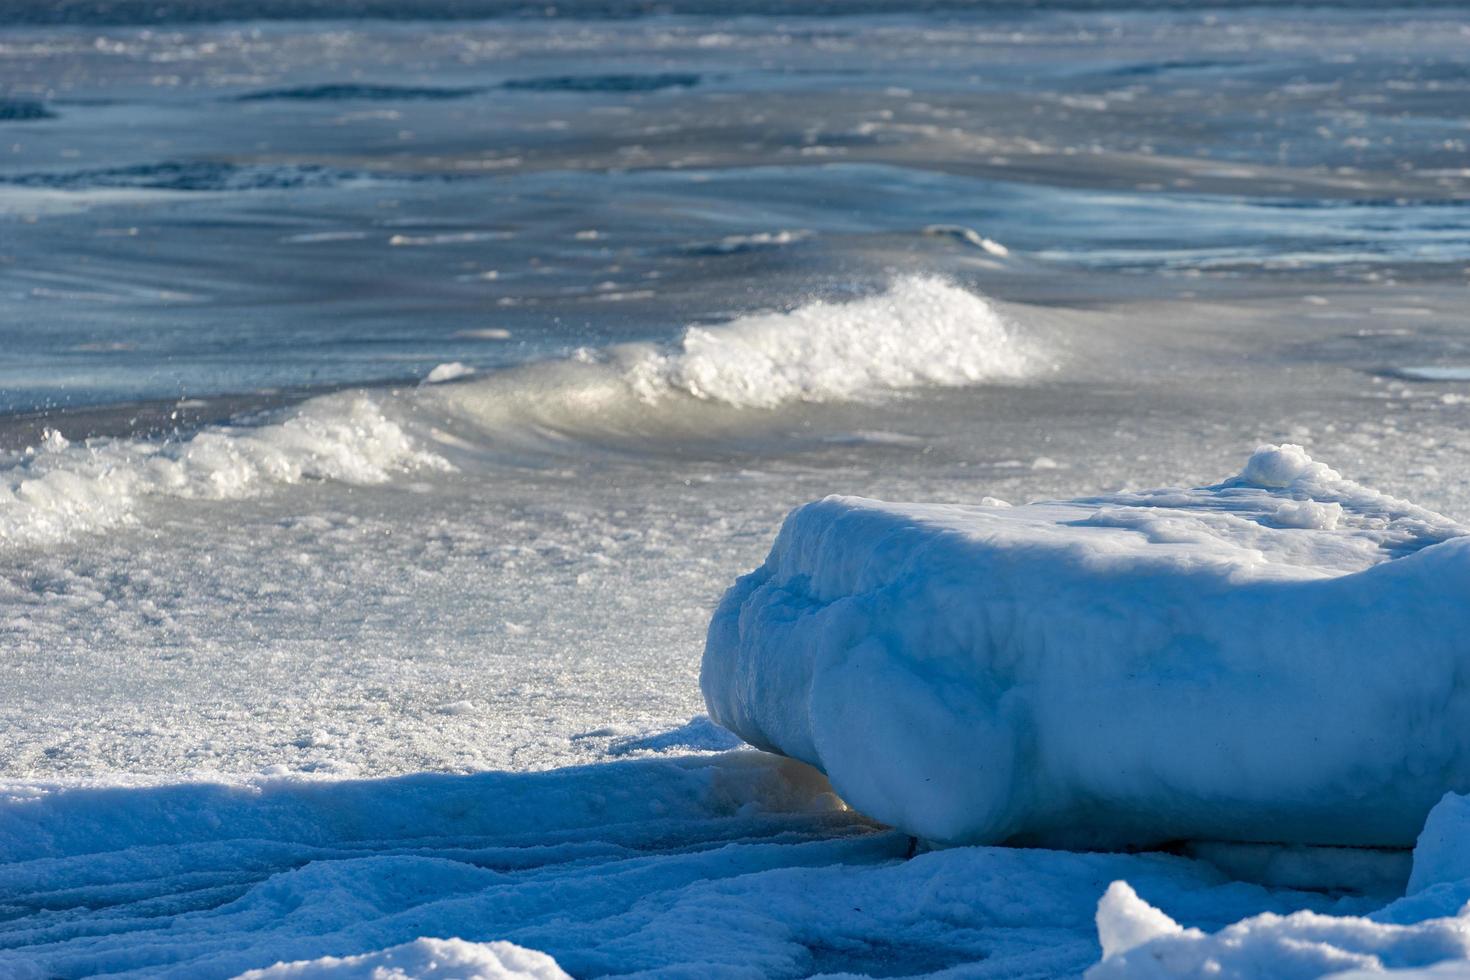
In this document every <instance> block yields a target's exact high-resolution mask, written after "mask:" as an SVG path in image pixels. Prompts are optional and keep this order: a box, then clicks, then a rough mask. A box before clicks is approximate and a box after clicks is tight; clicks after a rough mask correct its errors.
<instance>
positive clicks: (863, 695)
mask: <svg viewBox="0 0 1470 980" xmlns="http://www.w3.org/2000/svg"><path fill="white" fill-rule="evenodd" d="M1467 533H1470V529H1467V528H1465V527H1462V526H1460V525H1458V524H1455V523H1454V522H1452V521H1450V520H1448V519H1446V518H1444V517H1441V516H1439V515H1437V514H1434V513H1431V512H1429V511H1426V510H1424V509H1422V508H1419V507H1416V506H1414V505H1412V504H1409V503H1406V502H1404V501H1401V500H1396V499H1394V498H1391V497H1388V496H1385V495H1383V494H1380V493H1377V492H1374V491H1372V490H1369V489H1366V488H1364V487H1362V486H1359V485H1357V484H1355V483H1353V482H1351V481H1348V480H1345V479H1344V478H1342V477H1341V476H1340V475H1339V474H1337V473H1336V472H1334V471H1333V470H1331V469H1329V468H1328V467H1326V466H1324V465H1322V464H1320V463H1315V462H1313V461H1312V460H1311V459H1310V458H1309V457H1308V456H1307V455H1306V453H1305V452H1304V451H1303V450H1302V449H1301V448H1300V447H1296V446H1279V447H1277V446H1267V447H1263V448H1262V449H1260V450H1258V451H1257V452H1256V453H1255V455H1254V456H1252V457H1251V459H1250V461H1249V463H1248V464H1247V466H1246V467H1245V469H1244V471H1243V472H1242V473H1241V474H1240V475H1239V476H1237V477H1235V478H1234V479H1231V480H1228V481H1226V482H1224V483H1221V484H1219V485H1217V486H1211V487H1205V488H1200V489H1166V490H1155V491H1147V492H1129V493H1118V494H1113V495H1109V496H1100V497H1094V498H1090V499H1084V500H1075V501H1067V502H1056V503H1037V504H1030V505H1026V506H1022V507H1014V508H1012V507H1006V506H1000V505H993V506H973V507H970V506H927V505H917V504H887V503H880V502H876V501H870V500H862V499H856V498H843V497H829V498H827V499H825V500H822V501H819V502H816V503H813V504H809V505H807V506H804V507H801V508H799V509H797V510H796V511H795V512H793V513H792V514H791V515H790V516H789V517H788V518H787V520H786V523H785V526H784V527H783V528H782V530H781V533H780V535H779V537H778V539H777V541H776V543H775V546H774V547H773V549H772V551H771V554H770V556H769V557H768V558H767V560H766V562H765V564H764V565H763V566H761V567H760V568H759V569H757V570H756V571H754V572H753V573H751V574H749V575H747V576H745V577H743V578H742V579H740V580H739V581H738V583H737V584H736V585H735V586H734V588H732V589H731V590H730V592H729V593H728V594H727V595H726V596H725V598H724V600H723V602H722V603H721V605H720V607H719V609H718V610H717V611H716V613H715V616H714V618H713V621H712V622H711V624H710V629H709V637H708V643H707V647H706V651H705V656H704V664H703V672H702V679H701V684H702V687H703V690H704V695H705V699H706V702H707V704H708V706H709V710H710V714H711V716H712V717H713V718H714V719H715V720H716V721H718V722H719V723H720V724H722V725H724V726H726V727H727V728H729V729H731V730H732V731H734V732H735V733H737V734H738V735H740V736H741V737H742V738H744V739H745V740H746V741H748V742H750V743H751V744H753V745H756V746H758V747H760V748H764V749H768V750H771V751H775V752H779V753H782V754H784V755H788V756H792V757H794V758H797V759H801V760H803V761H806V762H808V763H811V764H812V765H814V766H817V767H818V768H820V769H821V770H823V771H824V772H825V773H827V775H828V776H829V777H830V779H831V781H832V784H833V787H834V788H835V789H836V791H837V792H838V793H840V794H841V795H842V797H843V798H844V799H845V800H846V801H847V802H848V803H849V804H851V805H852V806H854V807H856V808H857V809H859V810H861V811H863V812H865V813H867V814H868V815H870V816H872V817H874V818H876V819H878V820H881V821H884V822H885V823H889V824H891V825H893V826H895V827H898V828H900V829H903V830H905V831H908V832H909V833H911V834H914V835H917V836H920V837H923V838H925V839H928V840H932V841H936V842H947V843H960V842H969V843H996V842H1003V841H1011V842H1017V841H1019V842H1030V843H1044V844H1049V845H1058V846H1066V847H1093V846H1105V847H1117V846H1122V845H1151V844H1157V843H1160V842H1165V841H1170V840H1178V839H1196V840H1223V841H1258V842H1291V843H1306V844H1330V845H1370V846H1393V847H1407V846H1410V845H1412V844H1413V843H1414V841H1415V838H1416V836H1417V835H1418V833H1419V830H1420V828H1421V827H1422V826H1423V825H1424V820H1425V816H1426V814H1427V813H1428V812H1429V810H1430V808H1431V807H1432V806H1433V805H1434V804H1435V802H1436V801H1438V800H1439V799H1440V797H1441V796H1442V795H1443V794H1444V793H1445V792H1446V791H1447V790H1457V791H1463V790H1466V789H1470V679H1467V672H1470V603H1467V602H1466V601H1465V600H1466V598H1467V597H1470V538H1467V537H1465V535H1466V534H1467Z"/></svg>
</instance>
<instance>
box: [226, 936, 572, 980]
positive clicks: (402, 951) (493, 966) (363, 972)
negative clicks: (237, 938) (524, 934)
mask: <svg viewBox="0 0 1470 980" xmlns="http://www.w3.org/2000/svg"><path fill="white" fill-rule="evenodd" d="M413 977H453V978H455V980H571V976H570V975H569V974H568V973H567V972H566V971H565V970H563V969H562V968H561V967H559V966H557V965H556V960H554V959H552V958H551V957H550V956H547V955H546V954H545V953H541V952H538V951H536V950H534V949H525V948H524V947H521V946H517V945H516V944H515V943H507V942H489V943H471V942H465V941H464V940H463V939H415V940H414V941H413V942H410V943H400V944H399V945H397V946H390V947H388V948H387V949H381V950H378V951H377V952H376V953H359V954H358V955H356V956H323V957H319V958H318V959H314V960H296V961H294V962H291V963H277V964H276V965H274V966H268V967H266V968H264V969H261V970H246V971H245V972H244V973H242V974H240V976H239V980H315V978H323V980H410V978H413Z"/></svg>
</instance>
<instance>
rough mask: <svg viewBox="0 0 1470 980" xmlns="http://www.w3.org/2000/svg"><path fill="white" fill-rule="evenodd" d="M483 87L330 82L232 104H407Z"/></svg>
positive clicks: (474, 91)
mask: <svg viewBox="0 0 1470 980" xmlns="http://www.w3.org/2000/svg"><path fill="white" fill-rule="evenodd" d="M484 91H485V90H484V89H483V88H478V87H471V88H443V87H434V86H413V85H358V84H349V83H345V82H344V83H333V84H328V85H302V86H297V87H295V88H272V89H264V90H262V91H259V92H246V93H245V94H244V95H237V96H235V98H234V100H233V101H235V102H400V101H402V102H407V101H447V100H449V99H464V98H468V97H470V96H472V95H479V94H480V93H482V92H484Z"/></svg>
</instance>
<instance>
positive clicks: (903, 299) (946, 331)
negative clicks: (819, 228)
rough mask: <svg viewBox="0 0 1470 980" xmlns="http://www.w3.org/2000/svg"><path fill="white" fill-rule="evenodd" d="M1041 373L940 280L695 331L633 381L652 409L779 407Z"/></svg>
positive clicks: (920, 279) (905, 283)
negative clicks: (680, 401)
mask: <svg viewBox="0 0 1470 980" xmlns="http://www.w3.org/2000/svg"><path fill="white" fill-rule="evenodd" d="M1038 366H1039V361H1038V359H1037V357H1036V356H1035V354H1034V352H1032V351H1030V350H1029V349H1028V348H1027V346H1026V345H1025V343H1024V342H1023V341H1022V340H1021V339H1020V338H1018V337H1017V336H1016V334H1015V331H1014V329H1013V328H1012V327H1010V326H1009V325H1008V324H1007V323H1006V322H1005V320H1004V319H1003V318H1002V317H1001V316H1000V314H999V313H997V312H996V311H995V309H994V307H992V306H991V305H990V304H989V303H988V302H986V301H985V300H984V299H983V298H982V297H980V296H977V295H975V294H974V293H971V292H969V291H967V290H965V289H962V288H960V287H959V286H956V285H954V284H952V283H949V282H946V281H944V280H942V279H938V278H935V277H932V276H909V277H905V278H902V279H899V280H897V281H896V282H895V283H894V284H893V285H892V286H891V287H890V288H889V289H888V290H887V291H886V292H884V293H881V294H879V295H877V296H871V297H867V298H864V299H859V300H853V301H851V302H845V303H841V302H829V301H818V302H812V303H808V304H806V305H804V306H799V307H797V308H796V309H794V310H791V311H789V312H782V313H761V314H754V315H751V316H744V317H740V318H739V319H736V320H733V321H731V322H729V323H726V324H723V325H721V326H718V327H690V328H688V329H687V330H686V331H685V332H684V335H683V336H682V337H681V338H680V339H679V341H678V342H677V343H676V344H675V345H673V346H672V348H670V349H667V350H660V351H646V352H642V354H641V356H634V357H632V358H631V359H630V361H629V363H628V365H627V378H628V381H629V383H630V384H631V385H632V386H633V388H634V390H635V391H636V392H637V394H638V396H639V397H640V398H643V399H645V400H648V401H655V400H658V399H660V398H663V397H666V396H667V395H669V394H670V393H674V392H677V393H682V394H688V395H693V396H694V397H696V398H700V399H705V400H709V401H716V402H723V403H725V404H727V405H734V406H737V407H740V408H772V407H775V406H777V405H780V404H783V403H785V402H794V401H808V402H824V401H842V400H846V399H853V398H863V397H872V396H874V395H878V394H881V393H883V392H885V391H893V390H897V389H903V388H913V387H918V386H921V385H964V384H974V383H976V382H981V381H994V380H1004V379H1014V378H1020V377H1023V376H1025V375H1026V374H1028V373H1030V372H1031V371H1032V370H1034V369H1036V368H1037V367H1038Z"/></svg>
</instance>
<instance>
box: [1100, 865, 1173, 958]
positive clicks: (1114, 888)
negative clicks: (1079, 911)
mask: <svg viewBox="0 0 1470 980" xmlns="http://www.w3.org/2000/svg"><path fill="white" fill-rule="evenodd" d="M1190 931H1191V932H1195V930H1190ZM1183 932H1184V930H1183V929H1182V928H1181V927H1180V925H1179V923H1177V922H1175V921H1174V920H1173V919H1171V918H1169V917H1168V916H1167V915H1165V914H1164V913H1163V912H1160V911H1159V910H1158V909H1156V908H1154V907H1153V906H1152V905H1150V904H1148V903H1147V902H1145V901H1144V900H1143V899H1141V898H1139V897H1138V893H1137V892H1135V891H1134V890H1133V889H1132V888H1130V887H1129V886H1128V882H1126V881H1115V882H1113V883H1112V884H1111V885H1109V886H1108V890H1107V892H1106V893H1105V894H1104V895H1103V897H1102V901H1100V902H1098V903H1097V939H1098V944H1099V945H1101V946H1102V951H1103V958H1104V959H1106V958H1107V957H1109V956H1117V955H1119V954H1121V953H1126V952H1128V951H1129V950H1130V949H1133V948H1134V947H1136V946H1142V945H1143V944H1144V943H1146V942H1149V941H1150V940H1153V939H1157V938H1159V937H1160V936H1177V935H1180V934H1182V933H1183Z"/></svg>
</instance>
